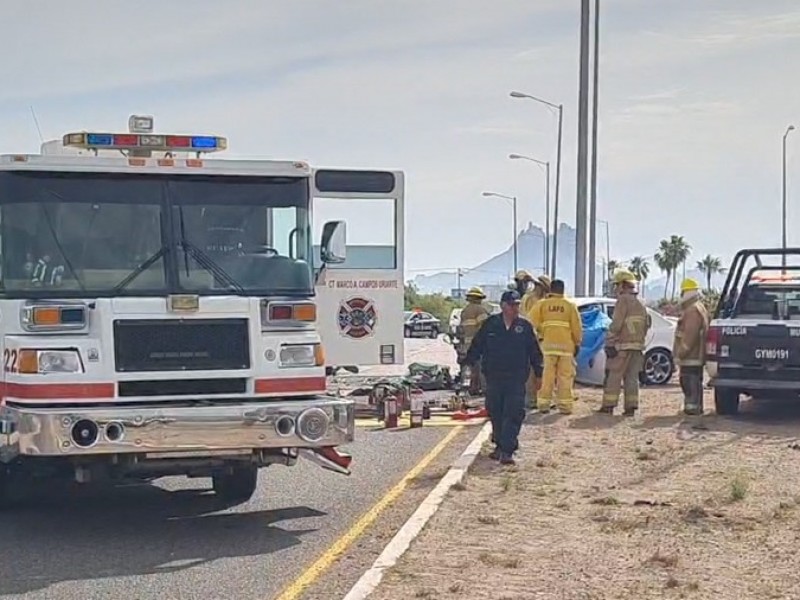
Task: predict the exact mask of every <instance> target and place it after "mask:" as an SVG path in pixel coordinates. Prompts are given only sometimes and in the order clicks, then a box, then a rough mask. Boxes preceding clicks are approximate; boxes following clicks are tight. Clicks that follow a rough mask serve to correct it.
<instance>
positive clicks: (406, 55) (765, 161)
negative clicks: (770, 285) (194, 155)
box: [0, 0, 800, 277]
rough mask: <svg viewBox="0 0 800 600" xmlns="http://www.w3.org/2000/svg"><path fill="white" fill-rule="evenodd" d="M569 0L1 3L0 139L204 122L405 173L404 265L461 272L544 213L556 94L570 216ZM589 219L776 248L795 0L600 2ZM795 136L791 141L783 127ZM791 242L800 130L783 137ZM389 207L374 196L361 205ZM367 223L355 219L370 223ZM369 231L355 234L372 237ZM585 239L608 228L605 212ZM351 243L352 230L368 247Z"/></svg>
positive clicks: (573, 46) (794, 94)
mask: <svg viewBox="0 0 800 600" xmlns="http://www.w3.org/2000/svg"><path fill="white" fill-rule="evenodd" d="M579 5H580V2H579V0H498V1H496V2H486V1H485V0H439V1H437V2H426V1H423V0H392V1H389V0H349V1H348V2H330V1H329V0H328V1H325V0H298V1H296V2H278V1H277V0H270V1H263V0H226V2H219V1H218V0H170V1H169V2H156V1H155V0H152V1H144V0H143V1H140V2H129V1H119V0H102V1H101V0H93V1H92V0H70V2H63V1H62V0H38V1H37V2H18V3H8V5H7V6H4V8H3V18H2V20H0V49H2V51H3V56H4V57H5V59H4V60H3V61H2V63H0V80H2V81H3V82H4V85H3V86H0V153H11V152H38V148H39V143H40V140H39V134H38V132H37V127H36V125H35V123H34V119H33V117H32V114H31V107H33V109H34V111H35V114H36V117H37V118H38V122H39V125H40V126H41V130H42V133H43V136H44V138H45V139H54V138H60V137H61V136H62V135H63V134H64V133H66V132H67V131H79V130H83V129H90V130H91V129H101V130H111V131H124V130H125V129H126V127H127V117H128V115H130V114H133V113H137V114H152V115H155V117H156V129H157V130H166V132H168V133H214V134H218V135H224V136H226V137H227V138H228V140H229V148H230V150H229V151H228V152H227V153H226V156H227V157H228V158H274V159H292V160H308V161H309V162H310V163H311V164H312V165H313V166H333V167H353V168H392V169H399V170H402V171H404V172H405V177H406V198H405V202H406V231H405V244H406V251H405V259H406V260H405V266H406V270H407V275H408V277H413V276H414V275H415V274H418V273H420V272H423V271H435V270H441V269H444V268H455V267H470V266H473V265H475V264H477V263H480V262H482V261H483V260H485V259H487V258H489V257H491V256H493V255H495V254H497V253H498V252H501V251H503V250H505V249H506V248H507V247H508V246H509V245H510V243H511V239H512V226H511V209H510V206H509V204H508V203H506V202H504V201H503V200H500V199H496V198H485V197H482V195H481V193H482V192H483V191H494V192H498V193H501V194H505V195H508V196H517V197H518V198H519V228H520V229H522V228H523V227H524V226H525V225H526V224H527V223H528V222H529V221H532V222H534V223H536V224H539V225H543V222H544V215H545V198H544V195H545V181H544V174H543V171H542V170H540V169H539V168H538V167H537V166H536V165H535V164H533V163H530V162H526V161H512V160H509V159H508V154H509V153H519V154H525V155H528V156H531V157H534V158H537V159H539V160H542V161H548V160H549V161H551V162H552V163H553V169H552V170H553V177H554V175H555V173H554V172H555V155H556V151H555V150H556V124H557V119H556V115H555V113H554V112H553V111H551V110H549V109H547V108H546V107H545V106H542V105H539V104H537V103H535V102H532V101H529V100H524V99H513V98H510V97H509V92H510V91H511V90H519V91H522V92H525V93H528V94H532V95H535V96H539V97H541V98H544V99H547V100H548V101H550V102H553V103H555V104H559V103H560V104H563V105H564V148H563V154H564V158H563V168H562V193H561V209H560V212H561V215H560V216H561V217H562V218H561V220H562V221H564V222H567V223H569V224H574V218H575V190H576V146H577V99H578V46H579ZM600 63H601V65H600V86H599V92H600V102H599V115H600V117H599V121H598V123H599V148H598V196H597V198H598V200H597V203H598V215H597V216H598V218H600V219H603V220H607V221H608V222H609V229H610V234H611V235H610V238H611V239H610V242H611V254H612V258H614V259H617V260H625V259H628V258H630V257H631V256H634V255H645V256H648V255H652V254H653V253H654V251H655V249H656V247H657V245H658V242H659V240H660V239H662V238H664V237H668V236H669V235H671V234H679V235H683V236H685V237H686V239H687V240H688V241H689V242H690V243H691V244H692V246H693V248H694V253H695V258H698V259H699V258H700V257H701V256H703V255H705V254H712V255H717V256H722V257H723V258H725V259H726V260H727V258H729V257H730V256H731V255H732V254H733V253H734V252H735V251H736V250H737V249H739V248H740V247H742V246H761V245H767V246H772V245H777V244H779V243H780V227H781V208H780V207H781V138H782V136H783V133H784V131H785V130H786V127H787V126H788V125H789V124H790V123H795V124H796V125H797V126H798V127H800V80H799V79H798V73H797V65H798V64H800V4H798V3H797V2H796V0H761V1H760V2H752V1H744V0H702V1H698V0H670V1H669V2H665V1H661V2H655V1H653V0H601V35H600ZM793 136H796V137H793ZM788 194H789V200H788V202H789V211H788V215H789V227H788V230H789V241H790V243H792V242H794V243H796V244H798V245H800V232H798V228H799V227H800V131H798V132H794V133H793V134H792V135H790V137H789V139H788ZM378 214H386V211H383V212H381V210H380V209H379V208H378V207H376V209H375V211H373V212H371V213H370V217H369V219H370V220H371V221H372V222H374V221H375V219H377V218H380V217H376V216H375V215H378ZM363 219H366V217H365V216H363V215H362V221H363ZM369 230H370V227H368V226H367V227H364V226H363V223H362V225H360V226H359V227H355V228H353V229H348V234H349V235H351V234H352V235H351V239H352V237H353V236H355V237H358V236H359V235H367V234H368V233H369ZM597 238H598V246H599V248H598V256H600V255H602V254H604V248H605V239H604V227H599V228H598V234H597ZM359 241H360V240H355V242H356V243H358V242H359Z"/></svg>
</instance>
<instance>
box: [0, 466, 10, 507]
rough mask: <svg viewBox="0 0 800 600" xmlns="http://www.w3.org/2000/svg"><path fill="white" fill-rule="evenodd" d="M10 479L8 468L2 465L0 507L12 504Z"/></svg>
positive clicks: (0, 473) (0, 470)
mask: <svg viewBox="0 0 800 600" xmlns="http://www.w3.org/2000/svg"><path fill="white" fill-rule="evenodd" d="M9 479H10V478H9V476H8V470H7V469H5V468H4V467H0V509H2V508H8V507H9V506H10V505H11V494H10V485H9Z"/></svg>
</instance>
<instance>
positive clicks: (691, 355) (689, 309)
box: [672, 279, 708, 415]
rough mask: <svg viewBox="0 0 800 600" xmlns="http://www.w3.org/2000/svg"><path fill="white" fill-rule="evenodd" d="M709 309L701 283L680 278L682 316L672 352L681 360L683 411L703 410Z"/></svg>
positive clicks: (676, 329)
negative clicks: (702, 295)
mask: <svg viewBox="0 0 800 600" xmlns="http://www.w3.org/2000/svg"><path fill="white" fill-rule="evenodd" d="M707 331H708V312H707V311H706V307H705V306H704V305H703V303H702V302H701V301H700V284H699V283H697V281H695V280H694V279H684V280H683V281H682V282H681V316H680V318H679V319H678V325H677V327H676V328H675V343H674V344H673V347H672V355H673V356H674V357H675V360H676V362H677V363H678V370H679V379H680V384H681V390H682V391H683V412H684V413H685V414H687V415H702V414H703V366H704V364H705V337H706V332H707Z"/></svg>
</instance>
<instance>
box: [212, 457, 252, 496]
mask: <svg viewBox="0 0 800 600" xmlns="http://www.w3.org/2000/svg"><path fill="white" fill-rule="evenodd" d="M211 480H212V483H213V486H214V493H216V494H217V496H219V497H220V498H221V499H223V500H225V501H228V502H237V503H242V502H247V501H248V500H250V498H251V496H252V495H253V494H254V493H255V491H256V486H257V485H258V468H257V467H255V466H250V465H247V466H243V467H233V470H232V471H231V472H230V473H217V474H215V475H214V476H213V477H212V479H211Z"/></svg>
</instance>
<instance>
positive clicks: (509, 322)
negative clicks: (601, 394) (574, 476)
mask: <svg viewBox="0 0 800 600" xmlns="http://www.w3.org/2000/svg"><path fill="white" fill-rule="evenodd" d="M519 305H520V297H519V294H518V293H517V292H516V290H507V291H505V292H504V293H503V296H502V298H501V300H500V306H501V308H502V314H499V315H492V316H491V317H489V318H488V319H487V320H486V322H485V323H484V324H483V326H482V327H481V328H480V329H479V330H478V333H477V334H476V335H475V338H474V339H473V340H472V344H471V345H470V347H469V350H468V351H467V355H466V357H464V358H463V359H462V360H460V361H459V362H460V364H465V365H474V364H476V363H477V362H478V361H479V360H480V361H481V362H482V367H483V373H484V375H485V377H486V406H487V409H488V412H489V419H490V421H491V423H492V440H493V441H494V442H495V444H496V446H497V447H496V448H495V449H494V451H493V452H492V453H491V455H490V456H491V457H492V458H494V459H498V460H499V461H500V463H501V464H504V465H513V464H515V461H514V453H515V452H516V451H517V449H518V446H519V444H518V437H519V431H520V428H521V427H522V423H523V421H524V420H525V382H526V381H527V380H528V374H529V372H530V371H531V369H532V370H533V372H534V373H535V374H536V377H537V378H540V377H541V376H542V352H541V350H540V348H539V344H538V342H537V341H536V335H535V334H534V332H533V327H532V326H531V324H530V323H529V322H528V321H527V320H526V319H523V318H521V317H520V314H519Z"/></svg>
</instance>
